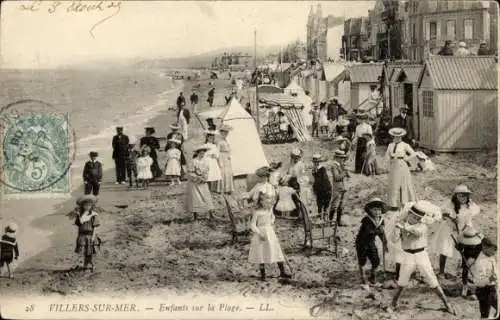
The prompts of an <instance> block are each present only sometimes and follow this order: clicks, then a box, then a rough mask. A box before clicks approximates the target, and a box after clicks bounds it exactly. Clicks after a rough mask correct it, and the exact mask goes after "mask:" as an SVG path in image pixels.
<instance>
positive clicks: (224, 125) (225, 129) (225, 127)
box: [219, 124, 233, 132]
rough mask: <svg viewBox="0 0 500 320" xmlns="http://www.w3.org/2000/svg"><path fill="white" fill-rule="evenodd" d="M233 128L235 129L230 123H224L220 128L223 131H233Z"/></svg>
mask: <svg viewBox="0 0 500 320" xmlns="http://www.w3.org/2000/svg"><path fill="white" fill-rule="evenodd" d="M231 130H233V127H231V126H230V125H228V124H222V125H221V126H220V128H219V131H221V132H229V131H231Z"/></svg>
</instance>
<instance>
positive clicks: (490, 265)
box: [470, 237, 498, 319]
mask: <svg viewBox="0 0 500 320" xmlns="http://www.w3.org/2000/svg"><path fill="white" fill-rule="evenodd" d="M496 252H497V245H496V244H495V243H494V242H493V241H491V240H490V239H489V238H486V237H485V238H483V240H482V241H481V253H480V254H479V256H478V257H477V259H476V261H475V262H474V263H473V264H472V266H471V267H470V273H471V274H472V281H473V282H474V285H475V286H476V296H477V300H478V301H479V310H480V312H481V319H488V317H489V315H490V309H491V307H493V308H495V310H496V312H497V314H498V302H497V301H498V300H497V299H498V295H497V281H498V269H497V268H498V267H497V263H496Z"/></svg>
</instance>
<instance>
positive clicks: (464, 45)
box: [458, 41, 467, 48]
mask: <svg viewBox="0 0 500 320" xmlns="http://www.w3.org/2000/svg"><path fill="white" fill-rule="evenodd" d="M458 46H459V47H460V48H466V47H467V44H466V43H465V42H463V41H460V42H459V43H458Z"/></svg>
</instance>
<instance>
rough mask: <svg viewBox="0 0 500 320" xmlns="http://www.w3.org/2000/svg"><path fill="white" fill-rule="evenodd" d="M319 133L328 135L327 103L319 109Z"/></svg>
mask: <svg viewBox="0 0 500 320" xmlns="http://www.w3.org/2000/svg"><path fill="white" fill-rule="evenodd" d="M319 132H320V133H321V134H328V116H327V109H326V104H325V103H323V104H322V105H321V106H320V108H319Z"/></svg>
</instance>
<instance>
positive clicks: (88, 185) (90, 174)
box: [83, 151, 102, 197]
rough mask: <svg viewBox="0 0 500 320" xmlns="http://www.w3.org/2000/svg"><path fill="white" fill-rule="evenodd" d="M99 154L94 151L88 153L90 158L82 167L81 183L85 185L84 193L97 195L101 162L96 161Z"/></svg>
mask: <svg viewBox="0 0 500 320" xmlns="http://www.w3.org/2000/svg"><path fill="white" fill-rule="evenodd" d="M98 155H99V154H98V153H97V152H95V151H91V152H90V153H89V157H90V160H89V161H87V162H86V163H85V166H84V167H83V183H84V186H85V190H84V193H85V194H91V193H92V194H93V195H94V196H96V197H97V196H98V195H99V189H100V187H101V180H102V164H101V163H100V162H99V161H97V156H98Z"/></svg>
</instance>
